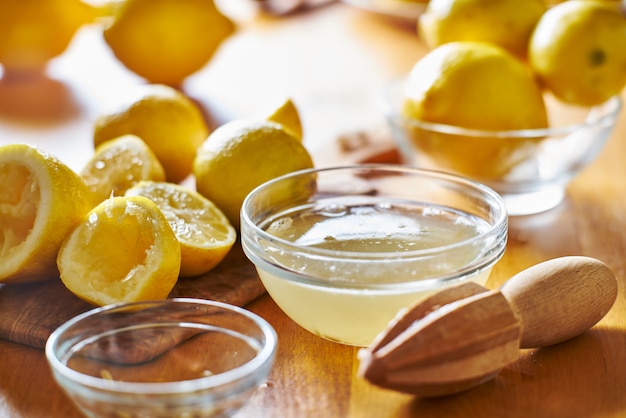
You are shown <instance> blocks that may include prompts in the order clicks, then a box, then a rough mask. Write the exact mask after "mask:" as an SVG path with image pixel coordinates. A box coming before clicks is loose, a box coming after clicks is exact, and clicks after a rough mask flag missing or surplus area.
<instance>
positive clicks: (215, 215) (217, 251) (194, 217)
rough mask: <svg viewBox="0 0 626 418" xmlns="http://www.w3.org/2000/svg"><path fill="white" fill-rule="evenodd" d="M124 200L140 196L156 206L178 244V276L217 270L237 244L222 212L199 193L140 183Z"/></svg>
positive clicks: (160, 183)
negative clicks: (179, 256) (216, 267)
mask: <svg viewBox="0 0 626 418" xmlns="http://www.w3.org/2000/svg"><path fill="white" fill-rule="evenodd" d="M126 196H144V197H147V198H149V199H150V200H152V201H153V202H154V203H156V204H157V206H158V207H159V209H161V211H162V212H163V214H164V215H165V218H166V219H167V220H168V222H169V223H170V226H171V227H172V230H173V231H174V234H175V235H176V238H178V241H179V243H180V251H181V265H180V275H181V276H184V277H187V276H198V275H200V274H203V273H206V272H208V271H210V270H211V269H213V267H215V266H217V265H218V264H219V263H220V262H221V261H222V260H223V259H224V257H226V255H227V254H228V252H229V251H230V249H231V248H232V246H233V244H234V243H235V241H236V240H237V232H236V231H235V228H233V227H232V225H231V224H230V222H229V221H228V219H227V218H226V216H225V215H224V214H223V213H222V211H221V210H220V209H219V208H218V207H217V206H215V205H214V204H213V202H211V201H209V200H208V199H206V198H205V197H204V196H202V195H200V194H199V193H197V192H195V191H193V190H191V189H189V188H187V187H185V186H181V185H178V184H173V183H166V182H154V181H143V182H140V183H138V184H137V185H135V186H133V187H131V188H130V189H129V190H128V191H127V192H126Z"/></svg>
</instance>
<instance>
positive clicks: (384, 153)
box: [0, 132, 399, 349]
mask: <svg viewBox="0 0 626 418" xmlns="http://www.w3.org/2000/svg"><path fill="white" fill-rule="evenodd" d="M398 161H399V160H398V154H397V151H396V149H395V147H394V146H393V145H392V144H391V141H390V139H389V138H388V137H386V136H385V135H382V136H380V135H378V134H375V135H372V134H371V133H365V132H356V133H349V134H346V135H344V136H341V137H340V138H338V141H337V149H336V150H334V151H329V155H326V159H325V161H324V164H323V165H329V164H349V163H374V162H376V163H396V162H398ZM264 292H265V289H264V287H263V284H262V283H261V282H260V280H259V279H258V276H257V274H256V270H255V269H254V266H253V265H252V263H251V262H250V261H249V260H248V259H247V258H246V256H245V255H244V253H243V250H242V248H241V244H240V242H239V241H237V243H236V244H235V246H234V247H233V249H232V250H231V251H230V253H229V254H228V256H227V257H226V258H225V259H224V260H223V261H222V262H221V263H220V264H219V265H218V266H217V267H216V268H214V269H213V270H211V271H210V272H208V273H207V274H205V275H203V276H199V277H195V278H181V279H180V280H179V281H178V283H177V284H176V286H175V287H174V290H173V291H172V293H171V294H170V297H194V298H202V299H210V300H217V301H221V302H226V303H230V304H233V305H237V306H244V305H246V304H247V303H249V302H251V301H252V300H254V299H256V298H257V297H259V296H260V295H262V294H263V293H264ZM92 308H93V306H91V305H89V304H87V303H86V302H83V301H82V300H80V299H78V298H77V297H76V296H74V295H73V294H72V293H71V292H69V291H68V290H67V289H66V288H65V286H64V285H63V283H62V282H61V280H60V279H53V280H49V281H45V282H39V283H31V284H24V285H15V284H11V285H8V284H4V285H3V284H0V339H4V340H9V341H12V342H15V343H19V344H24V345H28V346H31V347H35V348H40V349H41V348H43V347H44V346H45V343H46V340H47V338H48V336H49V335H50V334H51V333H52V331H54V330H55V329H56V328H57V327H58V326H60V325H61V324H63V323H64V322H65V321H67V320H69V319H71V318H72V317H74V316H76V315H77V314H79V313H82V312H85V311H87V310H89V309H92Z"/></svg>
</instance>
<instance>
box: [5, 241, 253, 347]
mask: <svg viewBox="0 0 626 418" xmlns="http://www.w3.org/2000/svg"><path fill="white" fill-rule="evenodd" d="M264 291H265V290H264V288H263V285H262V283H261V282H260V280H259V279H258V277H257V274H256V270H255V269H254V266H253V265H252V263H251V262H250V261H249V260H248V259H247V258H246V257H245V255H244V254H243V250H242V249H241V245H240V243H239V242H237V243H236V244H235V245H234V246H233V249H232V250H231V252H230V253H229V254H228V255H227V256H226V258H225V259H224V261H223V262H222V263H220V264H219V265H218V266H217V267H216V268H214V269H213V270H211V271H210V272H208V273H207V274H205V275H203V276H199V277H194V278H181V279H180V280H179V281H178V283H177V284H176V286H175V287H174V290H173V291H172V293H171V294H170V297H194V298H202V299H211V300H218V301H222V302H226V303H230V304H233V305H237V306H243V305H245V304H247V303H248V302H251V301H252V300H254V299H256V298H257V297H259V296H260V295H262V294H263V293H264ZM92 308H93V306H91V305H89V304H87V303H86V302H83V301H82V300H80V299H78V298H77V297H76V296H74V295H73V294H72V293H70V291H69V290H67V289H66V288H65V286H63V283H62V282H61V280H60V279H52V280H48V281H45V282H40V283H31V284H25V285H6V284H5V285H0V338H2V339H5V340H9V341H13V342H16V343H19V344H24V345H28V346H31V347H35V348H43V347H44V346H45V343H46V340H47V338H48V336H49V335H50V334H51V333H52V331H54V330H55V329H56V328H57V327H58V326H59V325H61V324H62V323H64V322H65V321H67V320H69V319H70V318H72V317H74V316H75V315H77V314H79V313H82V312H85V311H87V310H89V309H92Z"/></svg>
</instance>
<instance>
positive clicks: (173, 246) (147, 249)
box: [57, 196, 180, 306]
mask: <svg viewBox="0 0 626 418" xmlns="http://www.w3.org/2000/svg"><path fill="white" fill-rule="evenodd" d="M57 265H58V268H59V272H60V274H61V280H62V281H63V284H64V285H65V287H67V288H68V289H69V290H70V291H71V292H72V293H73V294H75V295H76V296H78V297H79V298H81V299H83V300H85V301H86V302H89V303H91V304H93V305H97V306H101V305H108V304H111V303H121V302H135V301H142V300H153V299H165V298H167V296H168V295H169V293H170V291H171V290H172V289H173V288H174V285H175V284H176V282H177V281H178V273H179V271H180V244H179V243H178V240H177V239H176V236H175V235H174V232H173V231H172V228H171V227H170V225H169V223H168V222H167V219H165V216H164V215H163V213H162V212H161V210H160V209H159V208H158V207H157V205H156V204H155V203H154V202H152V201H151V200H150V199H148V198H145V197H142V196H133V197H125V196H118V197H112V198H110V199H107V200H105V201H104V202H102V203H100V204H99V205H98V206H96V207H95V208H94V209H93V210H91V211H90V212H89V213H88V214H87V216H86V217H85V218H84V220H83V221H82V222H81V223H79V224H78V225H77V226H76V227H75V228H74V229H73V230H72V231H71V232H70V234H69V235H68V236H67V238H66V239H65V240H64V241H63V245H62V246H61V249H60V250H59V254H58V258H57Z"/></svg>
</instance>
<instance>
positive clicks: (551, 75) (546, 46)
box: [529, 0, 626, 106]
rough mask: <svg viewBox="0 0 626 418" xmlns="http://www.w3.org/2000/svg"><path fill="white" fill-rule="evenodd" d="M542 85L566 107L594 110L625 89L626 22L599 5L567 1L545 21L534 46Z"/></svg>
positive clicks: (534, 60) (613, 9)
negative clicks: (570, 105) (587, 107)
mask: <svg viewBox="0 0 626 418" xmlns="http://www.w3.org/2000/svg"><path fill="white" fill-rule="evenodd" d="M529 60H530V65H531V67H532V69H533V70H534V72H535V73H536V74H537V75H538V77H539V79H540V80H541V82H542V83H543V84H544V85H545V86H546V87H547V88H548V89H550V90H551V91H552V92H553V93H554V95H555V96H556V97H558V98H559V99H561V100H562V101H564V102H567V103H573V104H577V105H583V106H592V105H596V104H599V103H603V102H605V101H606V100H608V99H609V98H610V97H611V96H614V95H616V94H618V93H619V92H620V91H621V90H622V89H623V87H624V85H625V84H626V17H625V16H624V15H622V14H621V13H620V12H619V11H618V10H617V8H616V7H614V6H612V5H610V4H607V3H602V2H598V1H583V0H575V1H567V2H564V3H561V4H558V5H556V6H554V7H552V8H551V9H550V10H549V11H548V12H546V13H545V15H544V16H543V17H542V18H541V20H540V21H539V23H538V24H537V27H536V28H535V31H534V32H533V36H532V38H531V40H530V46H529Z"/></svg>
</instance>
